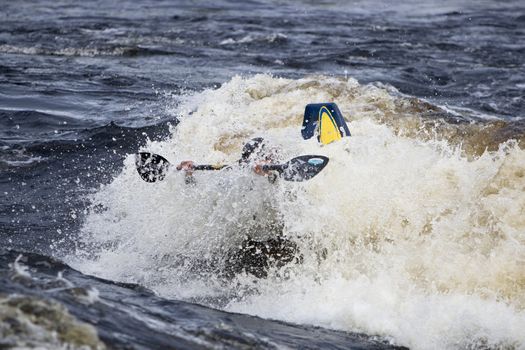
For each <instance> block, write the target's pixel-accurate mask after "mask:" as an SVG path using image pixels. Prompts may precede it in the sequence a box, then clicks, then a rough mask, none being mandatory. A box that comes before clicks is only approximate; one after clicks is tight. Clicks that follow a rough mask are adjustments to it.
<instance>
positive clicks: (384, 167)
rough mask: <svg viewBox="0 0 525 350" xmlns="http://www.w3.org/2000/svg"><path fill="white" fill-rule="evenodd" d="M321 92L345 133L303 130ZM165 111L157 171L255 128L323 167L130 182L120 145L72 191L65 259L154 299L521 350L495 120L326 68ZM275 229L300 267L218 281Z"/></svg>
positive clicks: (189, 100)
mask: <svg viewBox="0 0 525 350" xmlns="http://www.w3.org/2000/svg"><path fill="white" fill-rule="evenodd" d="M319 102H335V103H337V105H338V106H339V108H340V110H341V111H342V113H343V115H344V116H345V119H346V120H347V123H348V126H349V129H350V131H351V133H352V136H351V137H347V138H344V139H342V140H340V141H338V142H334V143H332V144H329V145H325V146H321V145H320V144H318V143H317V141H316V140H315V138H312V139H310V140H307V141H305V140H303V139H302V137H301V134H300V127H301V124H302V116H303V112H304V107H305V105H306V104H308V103H319ZM163 103H164V108H165V109H166V113H168V114H170V115H172V116H174V117H176V118H177V120H178V121H179V123H178V124H177V125H175V124H174V125H173V126H172V127H171V129H170V135H169V137H167V138H166V139H164V140H160V141H159V140H156V141H153V140H151V141H149V142H147V144H146V145H145V146H144V147H143V148H142V150H144V151H150V152H154V153H158V154H161V155H163V156H165V157H166V158H167V159H169V160H170V161H171V162H172V163H178V162H179V161H182V160H188V159H191V160H194V161H196V162H197V163H201V164H208V163H209V164H216V163H233V162H235V161H236V160H237V159H238V158H239V155H240V151H241V148H242V146H243V144H244V143H245V142H246V141H248V140H249V139H250V138H253V137H257V136H259V137H264V138H265V139H266V140H267V141H268V142H269V143H270V144H271V145H272V147H274V148H275V149H278V150H279V152H280V156H281V157H282V158H283V159H289V158H292V157H294V156H297V155H301V154H321V155H325V156H327V157H329V158H330V162H329V164H328V166H327V167H326V168H325V169H324V170H323V171H322V172H321V173H320V174H319V175H318V176H317V177H315V178H314V179H312V180H310V181H307V182H302V183H291V182H285V181H278V182H277V183H276V184H275V185H272V184H270V183H268V182H267V181H266V180H265V179H264V178H261V177H257V176H254V175H253V174H251V173H250V172H247V171H242V170H233V171H220V172H200V173H196V175H195V177H196V181H197V186H195V187H192V186H187V185H185V184H184V179H183V176H182V175H181V174H178V173H176V172H173V173H171V174H169V176H168V177H167V178H166V179H165V180H164V181H162V182H159V183H155V184H150V183H145V182H143V181H142V180H141V179H140V177H139V176H138V174H137V172H136V170H135V165H134V155H133V154H129V155H128V156H127V158H126V159H125V161H124V168H123V169H122V172H121V173H120V174H119V175H118V176H116V177H115V178H114V179H113V180H112V181H111V182H110V183H109V184H107V185H100V188H99V189H98V190H97V191H96V192H94V193H92V194H90V195H89V197H88V199H89V201H90V203H91V204H90V205H89V207H88V209H87V212H86V213H87V214H86V216H85V219H84V222H83V224H82V228H81V230H80V233H79V234H78V237H79V244H78V247H77V249H76V251H75V252H74V253H73V254H70V255H69V256H68V257H67V258H66V261H67V262H68V263H69V264H70V265H72V266H73V267H74V268H77V269H79V270H80V271H81V272H83V273H85V274H90V275H95V276H98V277H103V278H106V279H109V280H115V281H122V282H133V283H138V284H140V285H143V286H146V287H148V288H150V289H152V290H153V291H155V293H157V294H158V295H160V296H162V297H165V298H170V299H178V300H184V301H190V302H196V303H200V304H203V305H206V306H210V307H214V308H219V309H221V310H225V311H229V312H236V313H237V312H238V313H244V314H249V315H257V316H261V317H264V318H268V319H276V320H283V321H289V322H293V323H298V324H311V325H317V326H322V327H327V328H332V329H338V330H344V331H350V332H362V333H366V334H369V335H373V336H377V337H378V338H381V339H386V340H388V341H389V342H391V343H393V344H397V345H403V346H407V347H410V348H412V349H443V348H447V349H465V348H472V349H474V348H505V349H507V348H508V349H525V332H524V331H523V330H524V329H525V310H524V308H525V216H524V215H523V213H524V212H525V151H524V150H523V146H522V145H521V146H520V142H521V140H520V139H519V137H518V138H512V137H511V138H508V139H505V140H503V141H501V140H499V139H497V138H493V139H490V138H488V139H487V138H483V137H481V136H480V135H486V134H488V133H489V131H490V132H491V135H492V134H494V132H493V131H494V130H496V131H497V130H499V129H501V128H502V126H501V123H502V121H501V120H499V119H498V118H491V119H486V118H483V116H479V115H474V116H471V117H468V118H467V117H461V118H460V117H458V115H459V114H456V113H454V112H453V111H454V107H453V106H447V108H444V107H440V106H437V105H433V104H431V103H429V102H427V101H424V100H421V99H417V98H413V97H410V96H407V95H404V94H401V93H399V92H398V91H397V90H396V89H395V88H393V87H392V86H386V85H383V84H360V83H359V82H358V81H357V80H355V79H353V78H351V77H346V78H342V77H333V76H325V75H315V76H305V77H303V78H298V79H286V78H280V77H276V76H272V75H267V74H258V75H252V76H235V77H233V78H232V79H231V80H229V81H226V82H225V83H224V84H222V85H221V86H220V87H216V88H207V89H204V90H201V91H197V92H187V93H185V94H182V95H179V94H170V93H166V94H165V97H164V98H163ZM463 115H465V114H464V113H463ZM487 130H488V131H487ZM487 140H488V141H487ZM276 227H278V229H276ZM276 230H278V231H279V233H282V234H284V235H286V237H287V238H289V239H291V240H293V241H294V242H295V243H296V244H297V245H298V247H299V251H300V255H301V259H300V263H292V264H287V265H285V266H284V267H282V268H274V269H272V270H271V271H270V273H269V275H268V277H267V278H256V277H254V276H253V275H250V274H246V273H241V274H238V275H236V276H234V278H233V279H225V278H224V276H223V275H222V274H221V273H220V270H221V266H222V264H223V263H224V261H223V260H222V259H223V256H224V254H225V253H226V252H227V251H229V250H231V249H234V248H235V247H238V246H239V245H240V243H241V242H242V240H243V239H245V238H246V237H251V238H256V239H267V238H269V237H272V236H274V235H275V234H276ZM203 261H207V262H209V264H208V265H207V266H208V267H209V265H212V268H200V267H201V266H202V262H203Z"/></svg>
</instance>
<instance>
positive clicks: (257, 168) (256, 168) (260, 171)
mask: <svg viewBox="0 0 525 350" xmlns="http://www.w3.org/2000/svg"><path fill="white" fill-rule="evenodd" d="M264 165H266V162H264V163H257V164H255V166H254V167H253V172H254V173H256V174H257V175H261V176H268V175H269V174H270V171H268V170H264V169H263V166H264Z"/></svg>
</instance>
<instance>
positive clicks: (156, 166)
mask: <svg viewBox="0 0 525 350" xmlns="http://www.w3.org/2000/svg"><path fill="white" fill-rule="evenodd" d="M135 165H136V166H137V171H138V173H139V175H140V177H141V178H142V180H144V181H146V182H156V181H162V180H164V178H165V177H166V173H167V171H168V168H169V166H170V162H168V160H167V159H166V158H164V157H163V156H159V155H158V154H155V153H148V152H140V153H138V154H137V155H136V156H135Z"/></svg>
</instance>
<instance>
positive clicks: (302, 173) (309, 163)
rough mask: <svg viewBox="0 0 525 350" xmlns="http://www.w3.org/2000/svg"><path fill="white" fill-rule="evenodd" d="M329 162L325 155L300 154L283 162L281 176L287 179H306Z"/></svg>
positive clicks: (317, 172)
mask: <svg viewBox="0 0 525 350" xmlns="http://www.w3.org/2000/svg"><path fill="white" fill-rule="evenodd" d="M326 164H328V157H325V156H315V155H307V156H299V157H295V158H293V159H292V160H290V161H288V162H287V163H286V164H283V165H284V166H283V171H282V173H281V176H282V178H283V179H284V180H286V181H296V182H299V181H306V180H310V179H311V178H313V177H314V176H315V175H317V174H319V173H320V172H321V170H323V169H324V167H325V166H326Z"/></svg>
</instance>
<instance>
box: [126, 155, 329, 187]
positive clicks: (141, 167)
mask: <svg viewBox="0 0 525 350" xmlns="http://www.w3.org/2000/svg"><path fill="white" fill-rule="evenodd" d="M326 164H328V158H327V157H325V156H316V155H305V156H299V157H295V158H292V159H290V160H289V161H288V162H286V163H284V164H269V165H263V167H262V168H263V170H264V171H277V172H278V173H279V175H280V176H281V177H282V178H283V179H284V180H286V181H296V182H299V181H305V180H310V179H311V178H313V177H314V176H315V175H317V174H319V173H320V172H321V170H323V169H324V167H325V166H326ZM135 165H136V166H137V171H138V173H139V175H140V177H141V178H142V180H144V181H146V182H157V181H162V180H164V178H165V177H166V174H167V173H168V169H169V167H170V165H171V164H170V162H168V160H167V159H166V158H164V157H163V156H160V155H158V154H155V153H149V152H140V153H138V154H137V155H136V156H135ZM226 167H229V165H207V164H203V165H195V166H194V168H193V169H194V170H221V169H224V168H226Z"/></svg>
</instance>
